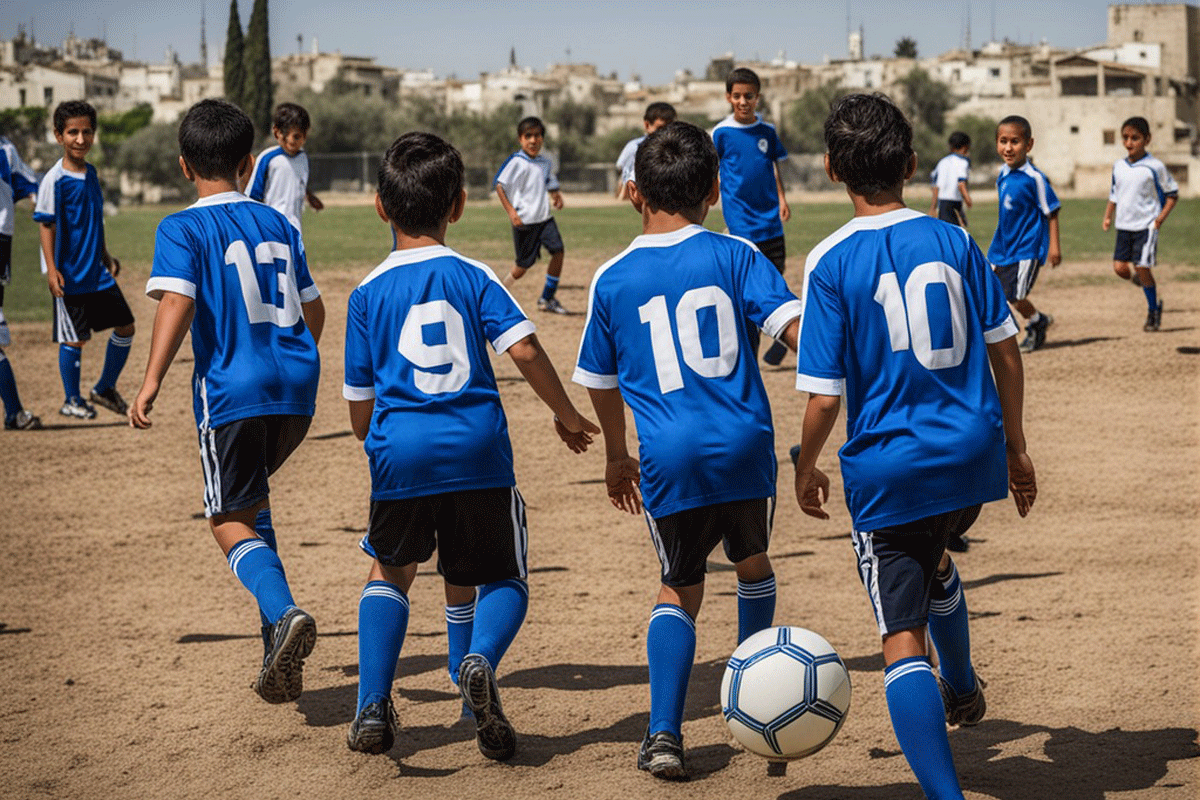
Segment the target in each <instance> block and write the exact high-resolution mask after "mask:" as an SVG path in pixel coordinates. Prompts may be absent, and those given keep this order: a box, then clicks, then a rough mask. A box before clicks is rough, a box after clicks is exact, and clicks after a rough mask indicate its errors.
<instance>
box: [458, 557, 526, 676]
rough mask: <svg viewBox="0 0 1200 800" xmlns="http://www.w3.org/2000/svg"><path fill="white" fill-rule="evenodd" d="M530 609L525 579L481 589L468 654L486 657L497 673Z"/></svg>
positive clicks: (499, 583)
mask: <svg viewBox="0 0 1200 800" xmlns="http://www.w3.org/2000/svg"><path fill="white" fill-rule="evenodd" d="M528 608H529V587H528V586H527V585H526V584H525V581H523V580H518V579H517V578H506V579H504V580H502V581H495V582H493V583H486V584H484V585H483V586H480V587H479V594H478V595H477V596H476V598H475V622H474V623H473V625H472V628H471V648H470V651H469V652H472V653H478V654H479V655H481V656H483V657H484V658H486V659H487V661H488V664H490V665H491V667H492V670H493V671H495V670H496V668H497V667H498V666H499V665H500V659H501V658H503V657H504V654H505V653H506V652H507V651H508V646H509V645H510V644H512V642H513V639H515V638H517V631H519V630H521V623H522V622H524V621H525V611H526V610H527V609H528ZM459 660H460V661H461V660H462V659H461V658H460V659H459Z"/></svg>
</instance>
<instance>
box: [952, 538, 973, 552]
mask: <svg viewBox="0 0 1200 800" xmlns="http://www.w3.org/2000/svg"><path fill="white" fill-rule="evenodd" d="M970 547H971V542H970V541H969V540H968V539H967V537H966V536H963V535H962V534H961V533H956V534H954V535H952V536H951V537H950V538H949V539H947V540H946V549H947V550H949V551H950V552H951V553H965V552H967V550H969V549H970Z"/></svg>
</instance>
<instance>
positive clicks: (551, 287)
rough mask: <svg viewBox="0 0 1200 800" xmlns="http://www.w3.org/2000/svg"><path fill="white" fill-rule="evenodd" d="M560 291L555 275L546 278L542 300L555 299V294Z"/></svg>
mask: <svg viewBox="0 0 1200 800" xmlns="http://www.w3.org/2000/svg"><path fill="white" fill-rule="evenodd" d="M557 291H558V278H556V277H554V276H553V275H547V276H546V285H545V286H543V287H542V299H543V300H549V299H550V298H551V297H554V293H555V292H557Z"/></svg>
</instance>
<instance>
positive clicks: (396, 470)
mask: <svg viewBox="0 0 1200 800" xmlns="http://www.w3.org/2000/svg"><path fill="white" fill-rule="evenodd" d="M346 327H347V332H346V388H345V392H344V394H345V396H346V397H347V398H349V399H352V400H355V399H372V398H373V399H374V401H375V411H374V415H373V416H372V419H371V427H370V431H369V433H368V435H367V440H366V444H365V447H366V450H367V454H368V456H369V457H370V460H371V479H372V497H373V498H374V499H376V500H382V499H398V498H404V497H418V496H422V495H428V494H436V493H443V492H449V491H459V490H464V489H486V488H497V487H502V486H512V485H514V482H515V479H514V475H513V460H512V447H511V445H510V443H509V439H508V423H507V420H506V418H505V416H504V410H503V408H502V406H501V403H500V395H499V392H498V390H497V386H496V378H495V375H494V373H493V371H492V365H491V359H490V355H489V353H488V346H489V345H490V346H491V347H492V348H493V349H494V350H495V351H497V352H502V351H505V350H507V349H508V347H509V346H511V345H512V344H514V343H516V342H517V341H519V340H521V339H523V338H525V337H526V336H528V335H529V334H531V333H533V332H534V325H533V323H532V322H530V321H529V320H528V318H526V316H525V314H524V312H523V311H522V310H521V308H520V306H519V305H518V304H517V303H516V301H515V300H514V299H513V298H512V296H511V295H510V294H509V293H508V291H507V290H506V289H505V288H504V286H503V285H502V284H501V283H500V281H499V280H498V279H497V278H496V276H495V274H494V273H493V272H492V271H491V269H490V268H488V267H487V265H485V264H482V263H480V262H477V261H473V260H471V259H467V258H464V257H463V256H461V255H459V254H458V253H456V252H454V251H453V250H451V249H450V248H448V247H444V246H434V247H424V248H417V249H413V250H397V251H394V252H393V253H392V254H391V255H389V256H388V258H387V259H386V260H384V262H383V263H382V264H380V265H379V266H378V267H376V268H375V269H374V270H373V271H372V272H371V273H370V274H369V275H368V276H367V277H366V278H365V279H363V281H362V283H360V284H359V286H358V287H357V288H356V289H355V290H354V291H353V292H352V293H351V295H350V301H349V311H348V314H347V325H346Z"/></svg>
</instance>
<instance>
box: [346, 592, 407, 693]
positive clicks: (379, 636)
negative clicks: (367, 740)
mask: <svg viewBox="0 0 1200 800" xmlns="http://www.w3.org/2000/svg"><path fill="white" fill-rule="evenodd" d="M407 631H408V597H407V596H406V595H405V594H404V592H402V591H400V588H399V587H398V586H395V585H394V584H391V583H388V582H387V581H370V582H369V583H368V584H367V585H366V586H364V587H363V590H362V596H361V597H360V598H359V601H358V706H357V708H356V710H355V715H356V716H357V714H358V712H359V711H362V709H363V706H365V705H367V704H368V703H374V702H378V701H380V700H384V699H386V698H388V697H391V694H392V681H394V680H395V679H396V662H397V661H398V660H399V659H400V648H401V647H403V645H404V634H405V633H406V632H407Z"/></svg>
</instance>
